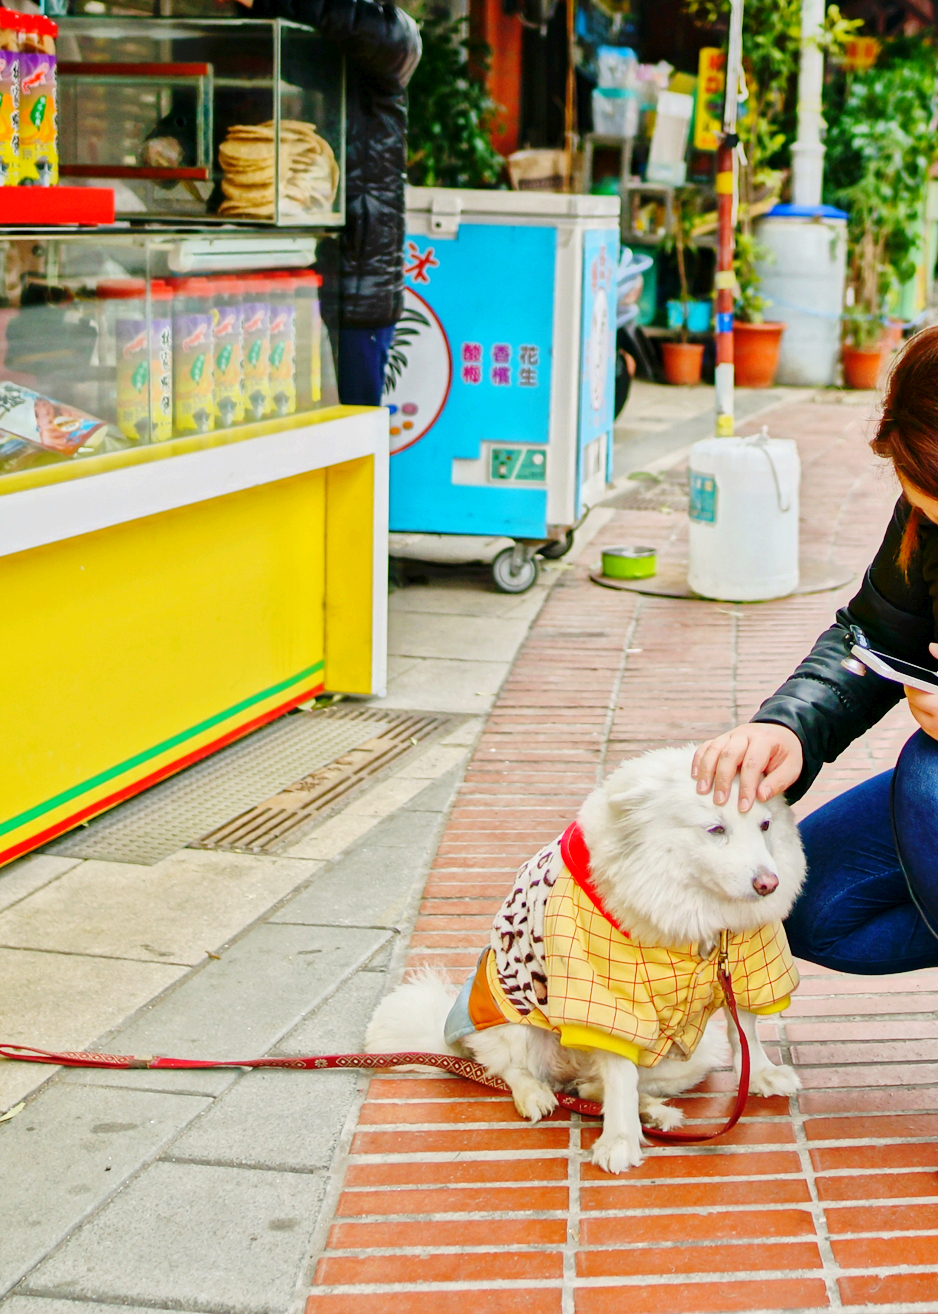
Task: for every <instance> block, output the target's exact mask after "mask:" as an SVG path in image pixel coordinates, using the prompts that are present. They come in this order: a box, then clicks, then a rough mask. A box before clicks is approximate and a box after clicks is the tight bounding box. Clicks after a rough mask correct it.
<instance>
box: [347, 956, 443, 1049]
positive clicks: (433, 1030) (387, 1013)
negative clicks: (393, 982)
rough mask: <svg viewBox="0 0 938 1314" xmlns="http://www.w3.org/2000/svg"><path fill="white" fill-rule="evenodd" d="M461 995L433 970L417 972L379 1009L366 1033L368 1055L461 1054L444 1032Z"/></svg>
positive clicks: (390, 995) (428, 968) (391, 994)
mask: <svg viewBox="0 0 938 1314" xmlns="http://www.w3.org/2000/svg"><path fill="white" fill-rule="evenodd" d="M458 994H459V991H458V990H457V988H456V987H455V986H453V985H451V984H450V983H449V982H448V981H447V980H446V979H445V978H444V977H442V976H440V975H439V973H437V972H435V971H434V970H433V969H432V968H430V967H425V968H420V969H419V970H418V971H416V972H414V973H413V974H412V975H411V976H409V977H408V979H407V980H406V981H405V982H404V984H403V985H399V986H398V987H397V989H396V990H392V991H391V993H390V994H389V995H385V997H384V999H382V1000H381V1003H380V1004H379V1005H378V1007H377V1008H376V1009H375V1014H374V1017H373V1018H372V1019H371V1021H370V1022H369V1024H368V1030H367V1031H366V1033H365V1051H366V1053H368V1054H414V1053H417V1054H458V1053H459V1051H458V1050H456V1049H452V1048H451V1047H450V1046H449V1045H447V1043H446V1041H445V1040H444V1039H443V1028H444V1027H445V1025H446V1019H447V1017H448V1015H449V1011H450V1009H451V1008H452V1006H453V1000H454V999H455V998H456V996H457V995H458Z"/></svg>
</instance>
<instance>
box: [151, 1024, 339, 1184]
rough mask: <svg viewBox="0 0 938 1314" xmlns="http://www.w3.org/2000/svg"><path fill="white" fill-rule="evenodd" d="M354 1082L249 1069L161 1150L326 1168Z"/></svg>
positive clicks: (203, 1159)
mask: <svg viewBox="0 0 938 1314" xmlns="http://www.w3.org/2000/svg"><path fill="white" fill-rule="evenodd" d="M317 1048H318V1047H317ZM357 1086H358V1074H357V1073H356V1072H302V1071H297V1072H291V1071H283V1072H280V1071H277V1070H275V1069H270V1070H267V1071H263V1072H249V1073H247V1075H246V1076H244V1077H242V1078H241V1080H240V1081H238V1082H236V1083H235V1085H234V1086H232V1087H231V1088H230V1089H229V1090H228V1091H226V1092H225V1094H224V1095H222V1096H221V1097H220V1098H219V1099H217V1100H216V1101H215V1102H214V1103H213V1105H212V1107H211V1108H210V1109H209V1110H208V1111H207V1112H206V1114H205V1116H204V1117H203V1118H200V1119H199V1121H198V1122H197V1123H196V1124H195V1125H194V1126H193V1127H191V1128H190V1129H189V1130H188V1131H187V1132H186V1134H185V1135H184V1136H182V1137H180V1139H179V1140H178V1141H176V1143H175V1144H174V1145H173V1147H172V1149H171V1150H170V1151H169V1152H168V1154H167V1156H166V1157H167V1158H168V1159H170V1160H172V1161H173V1162H174V1163H177V1162H179V1161H181V1160H186V1161H196V1162H199V1163H212V1164H222V1165H228V1166H230V1167H235V1168H241V1167H251V1168H271V1169H279V1170H281V1171H283V1172H312V1171H313V1170H315V1169H317V1168H328V1166H329V1164H330V1163H331V1162H332V1156H333V1153H334V1152H335V1148H336V1145H337V1144H338V1141H339V1136H340V1135H341V1132H342V1128H343V1126H344V1124H345V1119H346V1118H347V1117H348V1111H349V1109H350V1108H351V1106H352V1102H353V1100H354V1098H355V1092H356V1089H357Z"/></svg>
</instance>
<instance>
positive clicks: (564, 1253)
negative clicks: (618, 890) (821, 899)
mask: <svg viewBox="0 0 938 1314" xmlns="http://www.w3.org/2000/svg"><path fill="white" fill-rule="evenodd" d="M865 418H866V417H865V414H864V412H863V411H862V410H861V408H858V407H845V406H835V405H821V404H801V405H798V406H788V407H784V408H781V409H779V410H778V411H776V412H775V413H774V415H773V418H772V425H771V431H772V433H773V435H775V436H778V437H787V436H791V437H796V438H797V439H798V441H799V443H800V446H801V452H802V460H803V463H804V483H803V503H804V505H803V543H804V546H805V547H806V548H808V549H809V550H810V551H811V552H812V553H814V554H816V555H818V556H824V555H826V554H827V553H828V552H830V551H833V553H834V555H835V557H836V558H837V559H839V560H840V561H842V562H845V563H847V564H848V565H849V566H851V567H852V568H853V569H854V570H855V571H856V572H858V573H859V572H860V571H862V569H863V568H864V566H865V564H866V563H867V562H868V560H869V558H870V556H871V553H872V550H873V548H874V547H875V546H876V545H877V544H878V542H879V539H880V536H881V532H882V529H883V527H884V525H885V522H886V520H887V518H888V514H889V509H890V507H891V504H892V500H893V496H894V494H893V490H892V484H891V481H890V480H889V478H888V477H886V476H885V475H884V473H883V471H882V470H881V469H879V468H877V464H876V463H875V462H874V461H873V460H872V458H871V457H870V456H869V455H868V452H867V450H866V447H865V438H866V436H867V435H866V425H865ZM603 540H604V541H606V542H615V541H619V542H622V541H625V542H629V541H632V542H648V543H656V544H658V545H660V547H661V549H662V552H663V554H669V555H672V556H677V557H679V556H682V555H683V554H684V552H685V551H686V547H685V543H686V520H685V518H684V517H683V516H679V515H672V516H670V517H668V516H666V515H663V514H661V513H660V512H657V511H653V512H635V511H623V512H619V513H617V515H616V517H615V518H614V519H613V520H612V521H611V522H610V524H609V525H608V526H607V528H606V530H605V531H604V533H603ZM597 546H598V545H597ZM597 556H598V552H597V551H596V550H595V548H594V550H592V551H588V552H587V553H586V554H585V561H584V562H583V563H582V564H578V565H577V566H575V567H573V568H572V569H571V570H570V571H569V572H568V573H567V574H566V576H565V578H564V579H563V580H562V581H561V583H560V584H559V585H558V587H557V588H556V589H555V590H554V592H553V594H552V596H551V597H550V599H549V600H548V602H547V604H546V606H545V607H544V609H543V611H542V612H541V615H540V617H539V619H538V621H537V622H536V624H535V625H534V627H533V629H532V631H531V633H530V635H529V637H528V639H527V642H526V643H525V645H524V647H523V648H522V650H521V652H520V653H519V656H518V658H517V659H516V661H515V664H514V666H513V668H512V671H511V673H510V675H509V677H508V680H507V682H506V684H505V686H504V688H503V689H502V692H501V695H500V697H499V698H498V700H497V703H496V705H495V708H494V710H493V712H492V714H491V717H490V719H489V722H488V726H487V728H486V730H485V732H484V734H483V736H482V739H481V741H480V742H479V745H478V748H477V751H476V753H475V756H474V758H473V760H472V762H471V764H470V767H469V770H468V772H467V775H466V779H465V782H464V784H463V786H462V788H461V790H460V793H459V795H458V797H457V801H456V804H455V806H454V808H453V811H452V814H451V816H450V818H449V822H448V825H447V827H446V830H445V833H444V836H443V839H442V842H441V844H440V847H439V851H438V854H437V857H436V861H435V864H434V867H433V870H432V872H431V875H430V878H429V881H428V884H427V888H426V896H425V900H424V903H423V907H422V911H421V915H420V918H419V920H418V923H417V926H416V929H415V932H414V936H413V941H412V946H411V955H410V959H411V962H412V963H419V962H426V961H431V962H434V963H437V964H441V965H443V966H445V967H446V968H447V969H448V970H449V971H451V973H452V974H453V976H454V978H455V979H457V980H462V979H464V977H465V975H466V974H467V973H468V971H469V969H470V967H471V966H472V964H473V963H474V962H475V958H476V955H477V953H478V951H479V949H480V947H481V946H482V945H483V944H484V943H485V942H486V939H487V935H488V928H489V924H490V919H491V916H492V913H493V911H494V910H495V908H496V907H497V906H498V904H499V902H500V901H501V899H502V898H503V896H504V893H505V891H506V890H507V889H508V887H509V882H510V881H511V879H512V877H513V875H514V872H515V870H516V868H517V866H518V865H519V863H520V862H521V861H522V860H523V859H524V858H526V857H528V856H529V855H530V854H531V853H533V852H535V851H536V850H537V848H538V847H539V846H540V845H542V844H543V843H545V842H546V841H547V840H549V839H551V838H552V837H553V836H555V835H556V834H557V833H558V831H559V830H561V829H562V828H563V827H564V826H565V825H566V824H567V822H568V821H569V820H570V819H571V818H572V817H573V816H574V814H575V812H576V810H577V808H578V806H579V804H580V802H581V800H582V799H583V797H584V795H585V794H586V793H587V791H588V790H589V789H590V788H591V787H592V786H593V785H594V784H595V782H596V781H597V780H599V779H600V778H601V777H602V776H603V774H604V772H605V771H606V770H608V769H609V768H611V767H612V766H613V765H614V764H615V763H617V762H618V761H619V759H620V758H622V757H623V756H626V755H629V754H634V753H637V752H639V751H642V750H644V749H645V748H650V747H657V746H660V745H665V744H671V743H680V742H684V741H686V740H689V739H693V740H697V739H701V738H704V737H706V736H709V735H712V734H714V733H715V732H718V731H720V730H723V729H725V728H727V727H729V726H731V725H733V724H735V723H736V722H737V721H739V720H741V719H744V718H746V717H748V716H749V715H750V714H751V713H752V711H753V710H754V709H755V707H756V706H757V705H758V703H759V701H760V700H761V699H762V698H763V697H764V696H765V695H766V694H767V693H768V692H769V691H771V690H772V689H773V688H775V687H776V685H777V684H778V683H779V682H780V681H781V680H782V679H783V678H784V676H785V675H787V673H788V672H789V670H790V669H791V667H792V666H793V665H794V663H795V661H796V660H797V659H798V658H799V657H800V656H801V655H802V654H803V653H804V652H805V651H806V649H807V648H808V647H809V645H810V643H811V642H812V641H813V639H814V638H815V636H816V635H817V633H818V632H819V631H820V630H821V629H823V628H824V627H825V626H826V625H827V624H828V623H829V621H830V618H831V616H832V614H833V611H834V608H835V606H836V605H839V604H840V602H841V601H843V600H845V599H846V598H847V597H849V596H850V595H851V593H852V591H853V589H854V588H855V585H851V586H850V587H847V588H845V589H842V590H840V591H839V592H838V593H836V594H831V593H826V594H821V595H817V596H811V597H798V598H792V599H789V600H786V601H782V602H777V603H769V604H762V605H758V606H750V607H746V606H736V605H730V604H721V603H703V602H689V601H688V602H684V601H672V600H666V599H656V598H650V597H645V598H640V597H638V596H636V595H633V594H628V593H619V592H613V591H610V590H604V589H601V588H598V587H596V586H595V585H593V584H592V583H590V581H589V580H588V578H587V569H588V567H589V565H590V563H591V562H593V561H595V559H596V558H597ZM911 727H912V722H911V719H910V717H909V716H908V712H907V710H906V709H905V706H904V705H903V706H902V707H901V708H899V709H897V710H896V711H894V712H893V713H891V714H890V716H889V717H888V718H887V719H886V720H885V721H884V722H883V723H882V724H881V725H880V726H879V727H877V728H876V729H875V730H874V731H873V732H871V733H870V734H868V735H866V736H865V737H864V738H863V739H862V740H860V741H858V743H857V744H855V745H854V746H853V747H852V748H851V749H850V751H849V752H847V753H846V754H845V755H844V756H843V757H842V758H841V760H840V761H839V762H838V763H836V764H835V765H834V766H833V767H830V768H827V769H825V772H824V773H823V775H822V778H821V781H820V783H819V785H818V786H816V787H815V789H814V790H813V791H812V793H811V795H810V798H809V800H807V801H806V803H805V804H803V805H802V809H801V810H802V811H810V810H811V809H812V808H813V807H816V806H817V805H818V804H819V803H821V802H823V801H824V800H825V799H826V798H827V797H830V796H831V795H832V794H836V793H839V792H840V791H841V790H843V789H845V788H848V787H849V786H851V785H852V784H854V783H856V782H857V781H858V780H860V779H862V778H864V777H866V776H867V775H870V774H873V773H875V772H876V771H879V770H882V769H884V768H885V767H887V766H889V765H891V764H892V762H893V761H894V759H895V754H896V752H897V750H898V747H899V746H900V744H901V743H902V741H903V739H904V738H905V737H906V736H907V735H908V734H909V733H910V729H911ZM766 1030H767V1032H768V1035H770V1036H771V1037H772V1039H773V1041H774V1044H775V1047H776V1048H777V1049H780V1050H781V1052H782V1055H783V1056H784V1057H785V1058H786V1059H790V1060H791V1061H793V1062H794V1063H795V1064H796V1065H797V1067H798V1069H799V1072H800V1073H801V1076H802V1080H803V1082H804V1090H803V1092H802V1093H801V1094H800V1095H799V1096H798V1097H797V1098H796V1099H793V1100H791V1101H790V1102H789V1101H787V1100H783V1099H769V1100H766V1099H753V1100H751V1101H750V1103H749V1106H748V1109H747V1112H746V1117H745V1119H744V1121H743V1122H742V1123H741V1124H740V1126H739V1127H738V1128H737V1129H736V1130H735V1131H734V1132H733V1133H732V1134H731V1135H730V1136H729V1137H728V1138H727V1140H726V1141H725V1142H724V1143H720V1144H718V1145H717V1146H712V1147H711V1146H708V1147H701V1148H673V1149H672V1148H667V1149H662V1148H654V1149H651V1150H649V1152H648V1156H647V1158H646V1161H645V1163H644V1165H643V1166H642V1167H641V1168H640V1169H638V1170H635V1171H632V1172H630V1173H628V1174H626V1175H623V1176H621V1177H611V1176H609V1175H607V1174H604V1173H601V1172H599V1171H598V1170H597V1169H595V1168H593V1167H592V1166H591V1165H590V1164H588V1163H586V1162H584V1159H583V1151H584V1150H586V1149H588V1147H589V1146H590V1145H591V1144H592V1142H593V1141H594V1139H595V1137H596V1135H597V1130H596V1127H595V1125H591V1124H589V1123H588V1122H584V1123H581V1121H580V1120H579V1119H578V1118H577V1117H575V1116H574V1117H572V1118H570V1117H561V1116H554V1117H552V1118H551V1119H550V1120H549V1121H547V1122H546V1123H543V1124H541V1125H539V1126H537V1127H529V1126H527V1125H525V1124H523V1123H522V1122H521V1121H520V1120H519V1119H518V1117H517V1116H516V1114H515V1111H514V1109H513V1107H512V1105H511V1103H510V1101H509V1100H507V1099H503V1098H498V1097H491V1096H488V1095H484V1094H481V1093H480V1092H479V1090H478V1088H476V1087H473V1086H471V1085H469V1084H466V1083H461V1082H456V1081H452V1080H449V1079H446V1078H435V1077H423V1076H417V1075H412V1076H409V1075H403V1074H402V1075H399V1076H390V1075H388V1076H383V1077H380V1078H376V1079H375V1080H373V1081H372V1082H371V1085H370V1089H369V1094H368V1097H367V1099H366V1102H365V1104H364V1106H363V1108H362V1111H361V1116H360V1121H359V1125H358V1129H357V1132H356V1134H355V1137H354V1140H353V1141H352V1144H351V1149H350V1154H349V1157H348V1165H347V1173H346V1178H345V1184H344V1190H343V1193H342V1195H341V1199H340V1200H339V1202H338V1207H337V1212H336V1220H335V1222H334V1225H333V1227H332V1230H331V1233H330V1235H329V1238H328V1248H327V1250H326V1252H325V1253H324V1254H323V1256H322V1258H321V1260H320V1263H319V1266H318V1269H317V1271H316V1279H315V1282H316V1285H315V1286H314V1288H313V1292H312V1295H311V1296H310V1299H309V1303H308V1314H358V1312H359V1311H361V1314H365V1311H366V1310H367V1311H368V1314H392V1311H393V1314H400V1312H401V1311H406V1312H407V1314H430V1311H433V1314H439V1311H450V1310H452V1311H456V1310H459V1311H463V1310H465V1311H467V1314H468V1312H469V1311H471V1312H472V1314H503V1312H504V1314H509V1312H511V1314H514V1312H515V1311H531V1312H532V1314H534V1312H536V1314H554V1312H555V1311H556V1314H574V1311H575V1314H601V1312H605V1311H616V1314H631V1312H633V1311H634V1312H635V1314H639V1312H641V1314H702V1312H703V1311H749V1312H750V1314H755V1312H756V1311H759V1312H761V1314H769V1312H771V1311H778V1310H802V1311H815V1310H822V1309H825V1310H826V1309H831V1308H835V1309H837V1308H849V1309H851V1310H854V1311H863V1310H868V1311H871V1312H872V1311H874V1310H875V1311H877V1314H889V1311H892V1314H900V1312H901V1311H912V1310H915V1311H926V1310H927V1311H935V1310H938V1178H936V1175H935V1169H936V1167H938V1149H936V1146H935V1135H936V1132H938V1091H936V1083H938V970H935V971H929V972H920V973H915V974H910V975H906V976H901V977H890V978H882V977H871V978H859V977H847V976H839V975H836V974H834V973H829V972H825V971H823V970H821V969H817V968H814V967H811V966H808V965H805V968H804V980H803V984H802V986H801V988H800V990H799V991H798V993H797V995H796V998H795V1003H794V1005H793V1007H792V1008H791V1010H790V1011H789V1012H788V1013H786V1014H785V1015H784V1018H783V1019H782V1020H779V1021H778V1022H776V1023H773V1024H772V1025H771V1027H767V1028H766ZM731 1086H732V1080H731V1074H730V1073H728V1072H724V1073H718V1074H716V1076H715V1078H714V1079H712V1080H711V1081H710V1082H709V1083H708V1085H707V1087H706V1088H705V1089H704V1090H702V1091H700V1092H698V1093H695V1094H693V1095H691V1096H689V1097H688V1098H686V1099H684V1100H683V1101H681V1103H682V1104H683V1106H684V1108H685V1109H686V1111H687V1114H688V1118H689V1120H690V1121H691V1122H692V1123H693V1122H694V1121H695V1120H705V1121H706V1120H710V1119H713V1118H715V1117H716V1116H718V1114H719V1113H720V1112H721V1111H722V1110H723V1109H725V1107H726V1104H727V1097H726V1094H725V1092H728V1091H729V1090H730V1089H731Z"/></svg>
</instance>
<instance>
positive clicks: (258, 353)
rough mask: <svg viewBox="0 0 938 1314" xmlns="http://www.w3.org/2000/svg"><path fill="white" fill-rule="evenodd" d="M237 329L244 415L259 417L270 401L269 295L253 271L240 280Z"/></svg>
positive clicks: (262, 281) (250, 418)
mask: <svg viewBox="0 0 938 1314" xmlns="http://www.w3.org/2000/svg"><path fill="white" fill-rule="evenodd" d="M241 281H242V285H243V288H244V290H243V292H242V294H241V331H242V334H243V337H244V418H245V419H246V420H248V421H250V420H262V419H263V418H264V416H265V415H268V414H269V413H270V411H271V410H272V406H271V401H270V297H269V292H268V280H267V278H266V277H263V276H259V275H256V274H251V275H246V276H245V277H244V278H243V279H242V280H241Z"/></svg>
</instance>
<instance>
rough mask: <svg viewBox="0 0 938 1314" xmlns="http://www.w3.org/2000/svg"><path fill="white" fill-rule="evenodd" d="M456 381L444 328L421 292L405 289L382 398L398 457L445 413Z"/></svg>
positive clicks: (394, 451)
mask: <svg viewBox="0 0 938 1314" xmlns="http://www.w3.org/2000/svg"><path fill="white" fill-rule="evenodd" d="M452 379H453V356H452V352H451V351H450V346H449V340H448V339H447V336H446V331H445V329H444V328H443V325H442V324H441V323H440V321H439V319H438V318H437V316H436V314H435V312H434V310H433V308H432V307H431V306H430V304H429V303H428V302H427V301H425V300H424V299H423V297H422V296H421V295H420V293H419V292H415V291H414V290H413V288H411V287H405V288H404V310H403V313H402V315H401V318H400V319H399V320H398V322H397V327H396V328H395V330H394V338H393V341H392V343H391V349H390V351H389V353H388V366H387V371H386V372H385V376H384V395H383V397H382V399H381V404H382V405H383V406H387V407H388V409H389V410H390V412H391V455H392V456H393V455H394V454H395V453H396V452H402V451H404V449H405V448H407V447H412V446H413V445H414V443H416V442H419V441H420V439H421V438H423V437H424V436H425V435H426V434H427V433H429V431H430V429H432V428H433V426H434V424H436V422H437V420H438V419H439V418H440V415H441V414H442V413H443V408H444V406H445V405H446V399H447V398H448V397H449V390H450V384H451V383H452Z"/></svg>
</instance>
